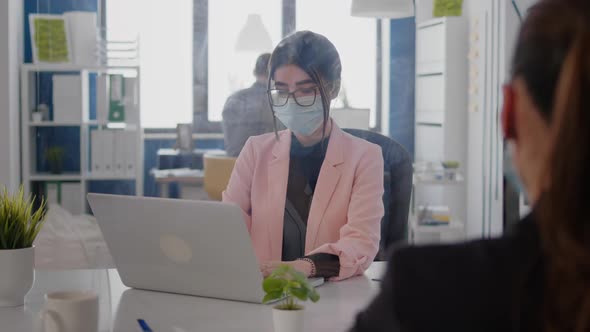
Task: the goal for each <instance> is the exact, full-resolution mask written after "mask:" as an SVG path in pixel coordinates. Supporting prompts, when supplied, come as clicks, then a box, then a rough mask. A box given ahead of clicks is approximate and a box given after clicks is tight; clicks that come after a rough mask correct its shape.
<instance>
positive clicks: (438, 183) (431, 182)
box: [414, 174, 465, 186]
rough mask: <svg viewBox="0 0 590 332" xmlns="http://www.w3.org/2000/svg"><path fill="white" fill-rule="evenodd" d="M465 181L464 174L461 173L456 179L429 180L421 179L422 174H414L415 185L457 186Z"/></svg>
mask: <svg viewBox="0 0 590 332" xmlns="http://www.w3.org/2000/svg"><path fill="white" fill-rule="evenodd" d="M464 182H465V181H464V179H463V176H462V175H460V174H458V175H457V179H456V180H434V179H433V180H429V179H421V178H420V176H417V175H414V185H431V186H432V185H436V186H457V185H461V184H463V183H464Z"/></svg>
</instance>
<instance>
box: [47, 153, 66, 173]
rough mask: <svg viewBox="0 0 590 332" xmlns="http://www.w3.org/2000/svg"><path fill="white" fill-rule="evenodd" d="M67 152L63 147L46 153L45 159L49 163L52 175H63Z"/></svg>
mask: <svg viewBox="0 0 590 332" xmlns="http://www.w3.org/2000/svg"><path fill="white" fill-rule="evenodd" d="M64 154H65V150H64V148H62V147H59V146H54V147H51V148H49V149H47V151H45V159H47V162H48V163H49V170H50V171H51V173H52V174H61V172H62V167H63V160H64Z"/></svg>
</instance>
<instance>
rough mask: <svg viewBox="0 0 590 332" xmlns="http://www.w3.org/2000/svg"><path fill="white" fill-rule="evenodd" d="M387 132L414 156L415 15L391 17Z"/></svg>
mask: <svg viewBox="0 0 590 332" xmlns="http://www.w3.org/2000/svg"><path fill="white" fill-rule="evenodd" d="M390 51H391V59H390V64H389V65H390V70H391V72H390V75H391V76H390V77H391V81H390V88H389V89H390V91H389V93H390V115H389V135H390V137H391V138H393V139H394V140H396V141H397V142H399V143H400V144H401V145H403V146H404V147H405V148H406V150H408V152H409V153H410V155H411V156H412V158H413V157H414V118H415V116H414V114H415V111H414V109H415V107H414V104H415V100H414V90H415V84H414V82H415V77H416V25H415V20H414V17H410V18H404V19H398V20H391V50H390Z"/></svg>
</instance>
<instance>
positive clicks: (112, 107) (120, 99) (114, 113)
mask: <svg viewBox="0 0 590 332" xmlns="http://www.w3.org/2000/svg"><path fill="white" fill-rule="evenodd" d="M124 90H125V84H124V82H123V75H110V101H109V121H110V122H125V103H124V102H125V100H124V96H125V91H124Z"/></svg>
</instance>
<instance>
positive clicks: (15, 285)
mask: <svg viewBox="0 0 590 332" xmlns="http://www.w3.org/2000/svg"><path fill="white" fill-rule="evenodd" d="M34 200H35V199H34V198H32V197H31V196H28V197H25V194H24V190H23V188H22V187H21V188H20V190H19V192H18V193H17V194H16V195H14V196H11V195H9V194H8V190H7V189H6V188H5V189H4V191H3V192H2V193H1V194H0V307H15V306H21V305H23V304H24V301H25V295H26V294H27V293H28V292H29V290H31V286H33V279H34V272H33V265H34V258H35V248H34V247H33V242H34V241H35V238H36V237H37V234H39V231H40V230H41V226H42V225H43V222H44V219H45V201H44V200H41V204H40V206H39V207H38V208H37V209H36V210H35V208H34V203H33V202H34Z"/></svg>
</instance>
